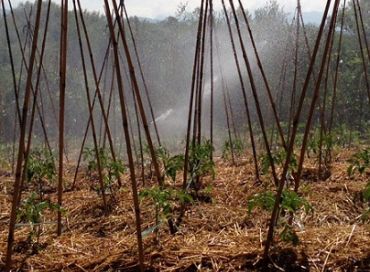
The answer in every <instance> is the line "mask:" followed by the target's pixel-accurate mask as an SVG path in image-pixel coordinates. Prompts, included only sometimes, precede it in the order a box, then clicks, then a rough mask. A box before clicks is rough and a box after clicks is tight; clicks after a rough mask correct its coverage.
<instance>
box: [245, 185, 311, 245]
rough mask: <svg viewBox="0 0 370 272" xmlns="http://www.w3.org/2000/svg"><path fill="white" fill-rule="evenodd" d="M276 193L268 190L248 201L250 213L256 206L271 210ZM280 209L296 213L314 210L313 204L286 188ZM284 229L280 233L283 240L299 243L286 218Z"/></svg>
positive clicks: (282, 211)
mask: <svg viewBox="0 0 370 272" xmlns="http://www.w3.org/2000/svg"><path fill="white" fill-rule="evenodd" d="M275 202H276V195H275V193H273V192H270V191H266V192H263V193H260V194H256V195H254V196H253V197H252V198H250V199H249V201H248V213H249V214H251V213H252V211H253V210H254V209H255V208H260V209H262V210H265V211H269V212H271V211H272V210H273V208H274V206H275ZM280 209H281V213H282V214H288V213H293V214H294V213H296V212H298V211H299V210H302V209H303V210H304V211H305V212H306V213H309V212H311V211H312V210H313V208H312V206H311V205H310V204H309V203H308V201H307V200H306V199H304V198H303V197H300V196H299V195H298V194H297V193H295V192H293V191H291V190H284V191H283V194H282V197H281V203H280ZM282 225H283V227H284V228H283V231H282V232H281V233H280V238H281V240H282V241H285V242H291V243H292V244H293V245H297V244H298V243H299V239H298V236H297V234H296V233H295V231H294V230H293V228H292V227H291V226H290V225H289V224H288V222H287V221H286V220H285V221H284V222H283V224H282Z"/></svg>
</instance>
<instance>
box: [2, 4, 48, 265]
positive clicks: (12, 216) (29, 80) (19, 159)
mask: <svg viewBox="0 0 370 272" xmlns="http://www.w3.org/2000/svg"><path fill="white" fill-rule="evenodd" d="M41 7H42V0H38V2H37V13H36V19H35V31H34V36H33V39H32V49H31V56H30V61H29V69H28V73H27V82H26V89H25V97H24V103H23V108H22V118H21V120H22V122H21V128H20V137H19V147H18V156H17V167H16V174H15V182H14V193H13V200H12V208H11V212H10V220H9V232H8V243H7V251H6V261H5V271H6V272H10V271H11V266H12V254H13V242H14V230H15V223H16V220H17V208H18V205H17V204H18V198H19V195H20V192H21V187H20V185H21V174H22V164H23V159H24V156H23V155H24V150H25V136H26V126H27V115H28V106H29V100H30V96H31V83H32V72H33V67H34V63H35V56H36V47H37V41H38V33H39V27H40V19H41Z"/></svg>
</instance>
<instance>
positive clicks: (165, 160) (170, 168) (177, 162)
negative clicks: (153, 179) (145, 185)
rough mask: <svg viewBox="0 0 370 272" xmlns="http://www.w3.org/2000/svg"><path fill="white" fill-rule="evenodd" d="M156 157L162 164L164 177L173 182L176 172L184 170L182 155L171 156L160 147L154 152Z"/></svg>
mask: <svg viewBox="0 0 370 272" xmlns="http://www.w3.org/2000/svg"><path fill="white" fill-rule="evenodd" d="M156 156H157V158H159V160H160V161H161V162H162V164H163V167H164V175H165V176H167V177H169V178H171V179H172V180H173V181H174V182H175V181H176V175H177V172H178V171H181V170H182V169H183V168H184V160H185V158H184V155H182V154H180V155H174V156H171V155H170V153H169V151H168V150H167V149H166V148H165V147H163V146H160V147H159V148H158V149H157V150H156Z"/></svg>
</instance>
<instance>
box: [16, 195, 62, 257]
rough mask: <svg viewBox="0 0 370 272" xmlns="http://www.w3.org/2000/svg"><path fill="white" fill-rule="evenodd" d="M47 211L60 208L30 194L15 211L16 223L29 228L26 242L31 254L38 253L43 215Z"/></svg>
mask: <svg viewBox="0 0 370 272" xmlns="http://www.w3.org/2000/svg"><path fill="white" fill-rule="evenodd" d="M47 210H49V211H52V212H55V211H59V210H61V208H60V207H59V205H58V204H54V203H52V202H50V201H49V200H46V201H42V200H41V199H39V198H38V196H37V195H36V193H32V194H31V195H30V196H29V197H28V198H27V199H25V200H24V201H22V203H21V205H20V207H19V208H18V211H17V222H19V224H27V225H29V227H30V233H29V234H28V238H27V241H28V242H29V244H30V245H31V246H32V249H33V252H38V250H39V241H40V236H41V233H42V229H43V217H44V213H45V212H46V211H47Z"/></svg>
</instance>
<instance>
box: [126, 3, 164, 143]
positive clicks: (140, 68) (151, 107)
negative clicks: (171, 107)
mask: <svg viewBox="0 0 370 272" xmlns="http://www.w3.org/2000/svg"><path fill="white" fill-rule="evenodd" d="M122 2H123V1H122ZM122 7H123V11H124V12H125V16H126V21H127V26H128V29H129V31H130V36H131V40H132V45H133V47H134V53H135V57H136V61H137V64H138V67H139V72H140V77H141V79H142V81H143V85H144V91H145V96H146V98H147V102H148V105H149V110H150V114H151V118H152V122H153V125H154V130H155V133H156V137H157V141H158V144H159V145H160V146H161V145H162V144H161V139H160V137H159V130H158V127H157V121H156V120H155V115H154V110H153V104H152V101H151V99H150V95H149V88H148V84H147V82H146V80H145V77H144V71H143V67H142V64H141V61H140V57H139V52H138V49H137V44H136V39H135V36H134V33H133V31H132V27H131V23H130V19H129V16H128V13H127V9H126V5H125V2H123V3H122Z"/></svg>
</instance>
